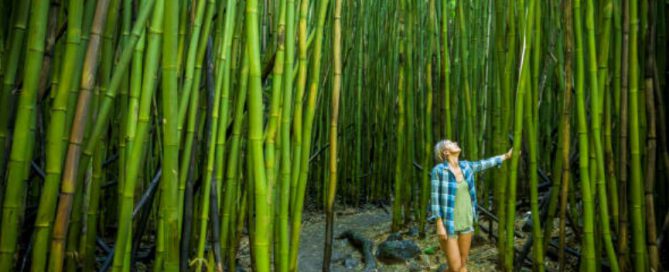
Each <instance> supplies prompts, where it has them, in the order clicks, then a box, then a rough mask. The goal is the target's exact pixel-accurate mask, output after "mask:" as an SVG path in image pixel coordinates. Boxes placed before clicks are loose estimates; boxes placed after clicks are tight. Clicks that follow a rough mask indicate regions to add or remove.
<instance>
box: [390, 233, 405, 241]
mask: <svg viewBox="0 0 669 272" xmlns="http://www.w3.org/2000/svg"><path fill="white" fill-rule="evenodd" d="M401 240H402V234H400V233H399V232H395V233H391V234H390V235H388V238H386V241H401Z"/></svg>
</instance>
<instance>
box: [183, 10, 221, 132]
mask: <svg viewBox="0 0 669 272" xmlns="http://www.w3.org/2000/svg"><path fill="white" fill-rule="evenodd" d="M201 5H203V4H200V6H201ZM214 5H215V1H213V0H207V3H206V5H205V6H206V8H205V10H206V13H205V14H204V19H203V20H204V21H203V22H204V24H203V25H202V26H201V27H200V25H199V24H194V25H193V35H192V38H191V42H190V43H189V45H188V46H189V48H188V59H187V60H186V74H185V77H184V80H183V85H182V90H183V91H182V92H183V94H182V96H181V97H182V99H181V101H179V115H178V118H179V119H178V120H179V121H178V125H179V135H181V131H182V129H183V123H184V120H185V119H186V108H187V105H188V100H189V99H188V97H190V95H189V94H190V93H191V92H193V90H198V89H199V88H200V80H201V78H202V64H203V60H204V57H205V52H206V49H207V40H208V39H209V34H210V33H211V21H212V18H213V17H214ZM226 17H227V16H226ZM201 20H202V19H201ZM196 34H197V35H196ZM193 54H195V55H193ZM179 71H180V70H179Z"/></svg>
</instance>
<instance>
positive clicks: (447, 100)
mask: <svg viewBox="0 0 669 272" xmlns="http://www.w3.org/2000/svg"><path fill="white" fill-rule="evenodd" d="M441 14H442V15H441V16H442V19H441V35H442V37H441V38H442V42H441V44H442V49H441V50H442V51H443V53H442V54H443V60H442V66H443V67H442V69H443V81H444V82H443V83H442V84H443V86H444V87H443V88H444V90H443V93H444V114H445V116H444V119H445V121H444V122H445V124H444V129H445V132H444V135H445V136H446V138H447V139H453V136H454V135H453V125H452V124H451V120H452V117H451V94H450V93H451V90H450V88H451V86H450V85H451V81H450V78H451V60H450V56H449V55H450V53H449V48H448V0H443V1H442V2H441ZM500 240H501V239H500Z"/></svg>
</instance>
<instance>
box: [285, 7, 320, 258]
mask: <svg viewBox="0 0 669 272" xmlns="http://www.w3.org/2000/svg"><path fill="white" fill-rule="evenodd" d="M303 1H306V0H303ZM328 2H329V0H324V1H321V2H319V4H320V5H319V6H318V22H317V26H316V30H315V31H316V32H315V34H314V35H316V36H315V39H316V40H315V44H314V49H313V50H314V51H313V55H312V57H313V62H312V63H311V64H312V67H311V73H312V74H311V75H312V79H311V81H310V82H309V98H308V100H307V111H306V112H305V115H304V122H303V123H302V124H303V129H304V130H303V131H302V133H303V134H302V139H303V141H302V146H301V147H300V149H299V152H302V155H301V156H300V160H299V161H296V162H297V163H299V164H300V168H299V171H300V172H299V173H300V175H299V179H298V181H297V184H296V185H297V186H296V187H295V189H296V190H293V189H292V188H291V192H294V193H291V199H293V201H294V202H293V203H294V204H293V205H291V215H292V229H291V239H290V245H291V247H290V267H289V269H290V271H297V253H298V249H299V244H300V229H301V225H302V206H303V204H304V192H305V191H306V185H307V174H308V173H309V168H308V165H309V157H310V152H311V138H312V137H311V132H312V126H313V121H314V114H315V110H316V98H317V96H318V93H317V92H318V87H319V86H318V85H319V83H320V71H321V50H322V43H323V26H324V25H325V19H326V12H327V8H328ZM301 32H302V31H301ZM305 37H306V36H305ZM301 48H302V47H301ZM301 50H302V49H301ZM304 50H306V49H304ZM301 63H302V62H301ZM304 63H305V65H306V59H305V62H304ZM298 98H299V97H298ZM297 101H300V100H297ZM284 103H285V100H284ZM298 104H299V103H298ZM293 152H298V149H297V146H296V148H295V149H294V151H293ZM294 161H295V160H294Z"/></svg>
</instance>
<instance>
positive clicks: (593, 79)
mask: <svg viewBox="0 0 669 272" xmlns="http://www.w3.org/2000/svg"><path fill="white" fill-rule="evenodd" d="M594 8H595V7H594V3H593V1H592V0H588V2H587V9H586V13H587V15H586V24H585V25H586V29H587V30H588V38H587V39H588V60H589V62H588V71H589V78H590V88H591V92H592V97H591V99H590V101H591V107H592V112H591V118H592V120H591V121H592V139H594V147H595V155H596V167H597V175H596V176H595V177H596V180H594V181H593V182H596V183H597V196H598V200H599V207H600V208H599V214H600V215H601V220H602V223H601V224H600V226H601V227H602V229H601V230H602V235H603V237H602V238H603V239H604V244H605V247H606V254H607V256H608V260H609V265H610V267H611V270H612V271H618V270H619V268H618V261H617V259H616V256H615V255H616V254H615V250H614V248H613V242H612V241H611V230H610V227H609V207H608V201H607V196H606V185H605V184H606V181H605V171H604V150H603V147H602V139H601V116H600V112H601V108H602V101H604V100H603V95H602V94H603V93H604V91H605V90H604V87H605V85H604V81H605V80H604V79H605V75H606V74H605V73H606V67H607V65H606V63H608V51H609V46H608V44H609V37H610V29H611V23H610V22H611V9H612V6H611V2H608V3H607V4H606V6H605V10H604V13H605V15H604V16H605V18H606V20H605V21H604V32H603V35H602V42H601V46H600V47H599V48H600V49H601V52H600V57H599V63H601V64H599V67H600V68H601V69H603V70H604V71H600V73H599V75H602V76H604V78H598V74H597V65H598V58H597V55H596V54H597V50H596V47H595V26H594V24H595V22H594V12H595V11H594ZM577 20H580V19H577ZM598 80H600V81H601V82H602V83H598Z"/></svg>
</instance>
